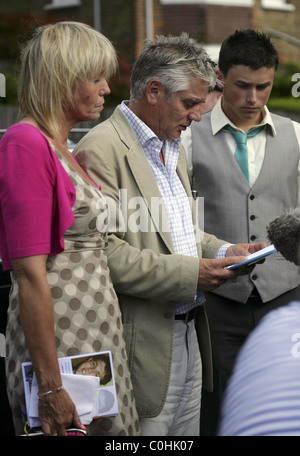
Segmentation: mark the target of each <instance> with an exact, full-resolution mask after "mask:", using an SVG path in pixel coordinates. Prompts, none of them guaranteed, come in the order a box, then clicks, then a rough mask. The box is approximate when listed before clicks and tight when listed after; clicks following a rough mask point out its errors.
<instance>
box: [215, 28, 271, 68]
mask: <svg viewBox="0 0 300 456" xmlns="http://www.w3.org/2000/svg"><path fill="white" fill-rule="evenodd" d="M278 63H279V57H278V52H277V50H276V49H275V47H274V46H273V44H272V43H271V41H270V39H269V38H268V37H267V35H265V34H264V33H261V32H257V31H255V30H251V29H248V30H236V31H235V33H233V34H232V35H230V36H229V37H227V38H226V39H225V40H224V42H223V44H222V46H221V50H220V55H219V63H218V66H219V68H220V70H221V71H222V73H223V74H224V76H226V75H227V73H228V71H229V70H230V68H231V67H232V66H234V65H245V66H248V67H250V68H251V69H252V70H257V69H259V68H262V67H267V68H272V67H274V68H275V71H276V70H277V68H278Z"/></svg>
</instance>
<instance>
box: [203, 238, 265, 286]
mask: <svg viewBox="0 0 300 456" xmlns="http://www.w3.org/2000/svg"><path fill="white" fill-rule="evenodd" d="M265 247H267V244H266V243H265V242H256V243H255V244H234V245H232V246H230V247H229V248H228V249H227V252H226V257H225V258H221V259H218V260H209V259H206V258H202V259H201V260H200V261H199V275H198V290H199V291H212V290H214V289H215V288H218V287H219V286H220V285H222V284H223V283H225V282H227V280H230V279H234V278H236V277H238V276H240V275H248V274H250V273H251V272H252V271H253V269H254V267H255V264H252V265H250V266H248V267H245V268H242V269H235V270H232V271H230V270H228V269H227V267H228V266H231V265H232V264H238V263H241V262H242V261H245V260H246V257H247V256H248V255H250V254H251V253H255V252H257V251H258V250H261V249H263V248H265ZM264 261H265V260H264V259H263V260H261V261H260V263H263V262H264Z"/></svg>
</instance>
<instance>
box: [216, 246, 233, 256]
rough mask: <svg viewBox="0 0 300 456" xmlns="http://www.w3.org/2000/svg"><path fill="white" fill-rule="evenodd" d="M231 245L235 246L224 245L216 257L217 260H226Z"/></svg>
mask: <svg viewBox="0 0 300 456" xmlns="http://www.w3.org/2000/svg"><path fill="white" fill-rule="evenodd" d="M231 245H234V244H223V245H222V247H220V248H219V250H218V252H217V255H216V258H217V259H220V258H225V256H226V252H227V249H228V248H229V247H230V246H231Z"/></svg>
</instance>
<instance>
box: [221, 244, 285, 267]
mask: <svg viewBox="0 0 300 456" xmlns="http://www.w3.org/2000/svg"><path fill="white" fill-rule="evenodd" d="M276 252H277V250H276V249H275V247H274V245H273V244H271V245H269V246H268V247H265V248H264V249H261V250H258V251H257V252H255V253H251V255H248V256H247V260H245V261H243V262H242V263H238V264H232V265H231V266H228V268H227V269H240V268H244V267H246V266H249V265H251V264H254V263H257V262H258V261H260V260H262V259H264V258H266V257H267V256H269V255H272V254H273V253H276Z"/></svg>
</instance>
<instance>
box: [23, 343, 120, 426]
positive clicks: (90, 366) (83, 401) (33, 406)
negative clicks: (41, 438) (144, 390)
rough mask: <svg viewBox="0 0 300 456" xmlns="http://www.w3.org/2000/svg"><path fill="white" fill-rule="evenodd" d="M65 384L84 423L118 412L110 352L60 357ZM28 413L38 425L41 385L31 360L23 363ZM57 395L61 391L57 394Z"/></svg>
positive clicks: (31, 420) (28, 416)
mask: <svg viewBox="0 0 300 456" xmlns="http://www.w3.org/2000/svg"><path fill="white" fill-rule="evenodd" d="M58 363H59V368H60V371H61V378H62V384H63V386H64V388H65V389H66V391H67V392H68V394H69V396H70V397H71V399H72V400H73V402H74V403H75V405H76V408H77V412H78V415H79V417H80V419H81V421H82V423H83V424H90V422H91V421H92V420H93V419H94V418H100V417H103V416H113V415H117V414H118V401H117V393H116V386H115V378H114V371H113V367H112V366H113V364H112V355H111V351H104V352H96V353H89V354H86V355H76V356H70V357H65V358H58ZM22 374H23V383H24V390H25V401H26V414H27V419H28V421H29V425H30V427H32V428H35V427H39V426H40V421H39V419H38V400H39V398H38V385H37V380H36V376H35V373H34V371H33V369H32V364H31V362H25V363H22ZM56 394H59V392H58V393H56Z"/></svg>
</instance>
